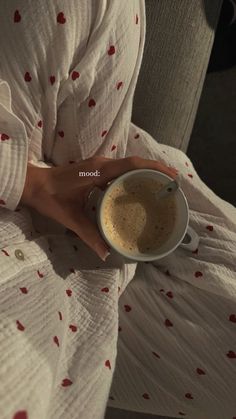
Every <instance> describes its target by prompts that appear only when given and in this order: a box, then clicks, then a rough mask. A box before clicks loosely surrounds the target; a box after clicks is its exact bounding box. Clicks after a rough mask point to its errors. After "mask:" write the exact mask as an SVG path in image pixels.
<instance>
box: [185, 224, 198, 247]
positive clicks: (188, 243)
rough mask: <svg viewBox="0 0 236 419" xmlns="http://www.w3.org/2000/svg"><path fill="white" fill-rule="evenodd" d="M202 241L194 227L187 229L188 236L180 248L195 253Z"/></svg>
mask: <svg viewBox="0 0 236 419" xmlns="http://www.w3.org/2000/svg"><path fill="white" fill-rule="evenodd" d="M199 241H200V237H199V236H198V234H197V233H196V231H195V230H193V228H192V227H189V226H188V228H187V231H186V234H185V236H184V238H183V240H182V242H181V244H180V247H182V248H183V249H186V250H191V251H194V250H196V249H197V248H198V245H199Z"/></svg>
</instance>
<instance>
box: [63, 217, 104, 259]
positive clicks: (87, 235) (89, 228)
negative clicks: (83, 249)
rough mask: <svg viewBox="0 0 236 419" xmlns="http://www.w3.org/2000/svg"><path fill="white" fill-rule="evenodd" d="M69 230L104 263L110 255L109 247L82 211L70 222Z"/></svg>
mask: <svg viewBox="0 0 236 419" xmlns="http://www.w3.org/2000/svg"><path fill="white" fill-rule="evenodd" d="M70 224H71V227H70V228H71V229H72V230H73V231H74V232H75V233H76V234H77V235H78V236H79V237H80V238H81V240H83V242H84V243H86V244H87V245H88V246H89V247H90V248H91V249H92V250H93V251H94V252H95V253H96V254H97V255H98V256H99V257H100V258H101V259H102V260H103V261H104V262H105V259H106V257H107V256H108V255H109V254H110V252H109V250H110V248H109V246H108V245H107V243H106V242H105V241H104V240H103V238H102V236H101V234H100V231H99V229H98V227H97V225H96V224H94V223H93V222H92V221H91V220H90V219H89V218H88V217H87V216H86V215H85V214H84V213H83V212H82V211H81V212H79V213H77V216H76V220H74V221H73V220H71V223H70Z"/></svg>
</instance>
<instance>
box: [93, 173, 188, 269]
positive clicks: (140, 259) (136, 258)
mask: <svg viewBox="0 0 236 419" xmlns="http://www.w3.org/2000/svg"><path fill="white" fill-rule="evenodd" d="M141 172H145V173H147V172H149V173H154V174H158V175H161V176H163V177H165V178H166V179H168V180H170V181H173V178H172V177H170V176H168V175H166V174H165V173H163V172H161V171H159V170H154V169H134V170H130V171H128V172H126V173H123V175H121V176H118V177H117V178H115V179H114V180H112V181H111V183H110V184H109V186H108V187H107V188H106V190H105V191H104V192H103V195H102V197H100V202H99V209H98V212H97V222H98V226H99V230H100V233H101V234H102V236H103V238H104V240H105V241H106V242H107V243H108V245H109V246H110V247H111V248H112V249H114V250H115V251H116V252H117V253H119V254H120V255H122V256H124V257H125V258H127V259H131V260H134V261H136V262H148V261H155V260H158V259H161V258H163V257H165V256H167V255H169V254H170V253H172V252H173V251H174V250H175V249H176V248H177V247H178V246H179V245H180V243H181V242H182V240H183V238H184V236H185V234H186V232H187V229H188V224H189V206H188V202H187V198H186V196H185V194H184V192H183V190H182V189H181V187H180V186H179V189H178V190H179V192H180V194H181V195H182V198H183V201H184V204H185V207H186V214H187V218H186V225H185V228H184V232H183V234H182V236H181V237H180V239H179V240H178V242H177V243H176V244H175V246H173V247H171V249H169V250H167V251H166V252H163V253H160V254H158V255H155V256H154V254H152V255H150V256H149V255H143V256H142V255H141V254H140V255H138V256H132V255H130V254H127V253H126V252H125V251H122V250H121V249H120V248H118V247H116V245H115V244H113V243H111V241H110V240H109V237H108V236H107V235H106V234H105V232H104V229H103V226H102V221H101V220H102V216H101V213H102V207H103V205H104V201H105V198H106V196H107V195H108V194H109V193H110V192H111V190H112V189H113V188H114V187H115V186H116V185H117V184H120V182H122V180H124V179H125V178H128V177H130V176H131V175H134V174H136V173H141Z"/></svg>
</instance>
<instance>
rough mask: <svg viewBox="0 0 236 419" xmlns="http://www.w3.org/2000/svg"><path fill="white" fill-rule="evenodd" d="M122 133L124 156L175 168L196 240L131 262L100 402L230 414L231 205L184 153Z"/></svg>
mask: <svg viewBox="0 0 236 419" xmlns="http://www.w3.org/2000/svg"><path fill="white" fill-rule="evenodd" d="M138 132H139V135H140V137H139V138H138V139H137V138H136V139H135V138H134V136H135V135H136V137H137V133H138ZM130 135H131V139H130V142H129V147H128V155H140V156H142V157H143V158H151V159H158V160H160V159H162V160H163V161H164V162H165V163H169V164H171V165H173V166H175V167H176V168H177V169H179V171H180V182H181V186H182V187H183V190H184V192H185V193H186V195H187V197H188V201H189V205H190V225H192V226H193V227H194V228H195V230H196V231H197V232H198V234H199V236H200V244H199V247H198V249H196V251H195V252H188V251H186V250H183V249H177V250H176V251H175V252H174V253H173V254H171V255H169V256H168V257H165V258H163V259H161V260H160V261H157V262H154V263H139V264H138V268H137V270H136V273H135V277H134V278H133V280H132V281H131V282H130V283H129V284H128V286H127V288H126V289H125V291H124V292H123V294H122V295H121V297H120V299H119V340H118V356H117V362H116V370H115V374H114V378H113V383H112V387H111V391H110V399H109V404H108V405H109V406H113V407H119V408H123V409H127V410H136V411H142V412H149V413H152V414H158V415H168V416H171V417H172V416H173V417H184V416H186V417H191V418H193V419H195V418H196V419H199V418H200V417H201V418H204V419H205V418H207V419H211V418H214V419H216V418H219V419H221V418H225V419H227V418H229V419H232V418H233V417H234V416H235V415H236V402H235V397H234V393H235V390H236V385H234V382H235V380H234V376H235V372H236V337H235V327H236V309H235V298H236V286H235V277H236V272H235V263H234V259H235V254H236V224H235V220H236V217H235V218H234V216H235V215H236V210H235V209H234V208H233V207H232V206H230V204H228V203H225V202H224V201H222V200H221V199H220V198H218V197H217V196H216V195H214V194H213V192H212V191H210V190H209V189H208V188H207V186H206V185H205V184H203V183H202V181H201V180H200V179H199V178H198V176H197V174H196V172H195V170H194V168H193V167H192V164H191V162H190V161H189V159H188V158H187V156H186V155H185V154H184V153H182V152H181V151H179V150H175V149H172V148H170V147H167V146H165V145H163V146H162V145H160V144H157V143H154V140H153V139H150V136H149V135H148V134H146V133H144V132H143V131H142V130H139V129H138V128H136V127H132V129H131V133H130ZM131 140H132V141H133V142H132V143H131ZM135 140H136V141H139V143H138V144H137V142H136V143H134V141H135ZM162 156H163V158H162ZM173 156H174V158H173ZM188 174H191V175H192V177H191V176H188Z"/></svg>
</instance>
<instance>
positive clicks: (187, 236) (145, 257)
mask: <svg viewBox="0 0 236 419" xmlns="http://www.w3.org/2000/svg"><path fill="white" fill-rule="evenodd" d="M132 177H133V178H135V179H137V178H138V177H140V178H142V179H143V178H144V177H145V178H153V179H156V180H159V181H161V182H162V184H164V185H165V184H167V183H169V182H170V181H172V180H173V179H172V178H171V177H169V176H167V175H166V174H164V173H162V172H159V171H157V170H152V169H137V170H132V171H129V172H126V173H125V174H123V175H121V176H119V177H117V178H116V179H114V180H113V181H112V182H110V183H109V186H108V187H107V188H106V190H105V191H103V193H102V194H101V195H100V196H99V199H98V202H97V212H96V218H97V224H98V227H99V230H100V232H101V235H102V237H103V238H104V240H105V241H106V243H107V244H108V245H109V247H110V248H112V249H114V250H115V251H116V252H118V253H119V254H121V255H122V256H124V257H126V258H128V259H132V260H135V261H143V262H146V261H154V260H158V259H161V258H163V257H165V256H167V255H169V254H170V253H172V252H173V251H174V250H175V249H176V248H177V247H178V246H181V247H182V248H184V249H186V250H191V251H194V250H196V249H197V247H198V243H199V236H198V235H197V233H196V232H195V231H194V230H193V229H192V228H191V227H189V225H188V224H189V207H188V202H187V199H186V197H185V195H184V193H183V191H182V189H181V188H180V187H179V188H178V189H177V191H176V192H174V195H173V197H174V199H175V204H176V222H175V225H174V228H173V231H172V233H171V235H170V236H169V238H168V239H167V241H166V242H164V243H163V244H162V245H161V246H160V247H159V248H158V249H156V250H155V251H153V252H152V253H150V252H149V253H139V252H137V253H135V252H130V253H129V252H127V251H126V250H124V249H123V248H122V247H121V246H119V245H118V244H117V243H114V241H113V240H112V239H111V237H109V234H108V233H106V229H105V224H104V219H103V209H104V206H105V202H106V199H107V197H108V195H109V194H110V193H111V191H112V189H113V188H114V187H116V186H117V185H118V184H120V183H122V182H123V181H124V180H127V178H130V179H131V178H132ZM134 222H135V220H134Z"/></svg>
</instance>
